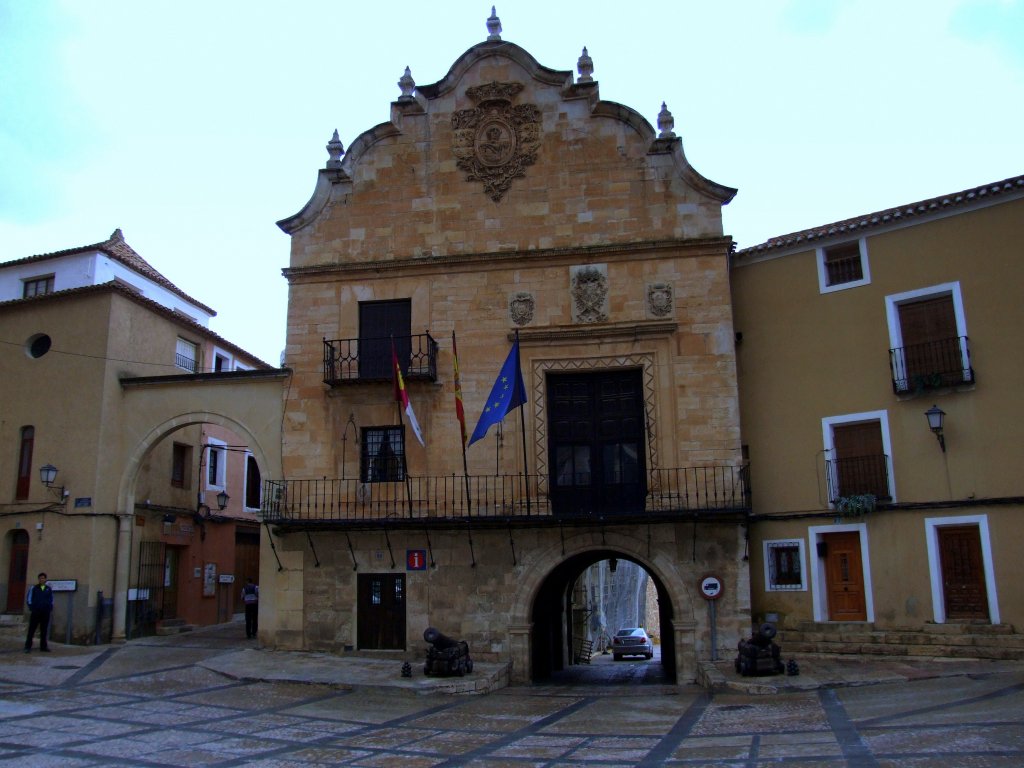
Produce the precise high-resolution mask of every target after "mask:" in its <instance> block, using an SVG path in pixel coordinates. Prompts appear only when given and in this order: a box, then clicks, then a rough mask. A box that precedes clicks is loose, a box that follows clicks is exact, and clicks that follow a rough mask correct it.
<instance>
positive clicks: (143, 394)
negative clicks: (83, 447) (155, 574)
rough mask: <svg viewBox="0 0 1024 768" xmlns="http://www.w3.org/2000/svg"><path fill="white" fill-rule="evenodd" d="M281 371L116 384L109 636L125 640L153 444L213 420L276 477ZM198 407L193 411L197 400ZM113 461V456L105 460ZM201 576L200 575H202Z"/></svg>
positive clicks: (285, 372) (262, 472) (268, 474)
mask: <svg viewBox="0 0 1024 768" xmlns="http://www.w3.org/2000/svg"><path fill="white" fill-rule="evenodd" d="M288 375H290V371H288V370H287V369H282V370H271V371H245V372H232V373H228V374H223V373H214V374H196V375H191V376H171V377H145V378H136V379H123V380H122V381H121V384H122V388H123V392H124V399H125V412H126V413H128V414H130V418H129V419H127V420H126V422H125V424H124V426H123V429H122V438H123V441H122V445H123V446H124V453H123V454H122V456H121V457H120V459H119V466H120V467H121V468H122V469H121V473H120V478H119V484H118V487H117V509H118V521H119V522H118V533H117V560H116V564H115V573H114V606H113V608H114V614H113V639H114V640H121V639H124V637H125V630H126V627H127V607H128V590H129V586H130V582H131V573H130V572H131V563H132V556H133V549H134V548H135V546H136V545H137V543H138V542H136V541H134V537H133V520H134V517H135V516H134V514H133V513H134V510H135V501H136V498H135V496H136V483H137V482H138V478H139V475H140V471H141V468H142V467H143V465H144V463H145V461H146V459H147V457H148V456H149V455H150V453H151V452H152V451H153V449H154V447H155V446H156V445H157V444H159V443H160V442H161V441H163V440H165V439H166V438H167V437H168V436H170V435H172V434H173V433H175V432H177V431H178V430H181V429H182V428H184V427H189V426H192V425H200V424H213V425H217V426H220V427H224V428H226V429H229V430H230V431H232V432H233V433H235V434H237V435H238V436H239V437H240V438H241V439H242V440H243V441H244V443H245V445H246V446H248V448H249V451H250V452H251V455H252V459H253V461H254V462H255V463H256V466H257V467H258V471H259V474H260V475H261V476H262V477H279V476H280V475H281V413H282V391H281V383H282V381H283V380H284V379H285V378H287V376H288ZM200 403H201V404H202V406H203V409H202V410H197V409H196V405H197V404H200ZM111 458H113V457H111ZM204 575H205V574H204Z"/></svg>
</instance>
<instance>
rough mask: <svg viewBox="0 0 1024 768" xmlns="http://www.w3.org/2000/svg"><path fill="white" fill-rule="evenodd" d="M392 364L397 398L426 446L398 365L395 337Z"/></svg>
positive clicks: (410, 424)
mask: <svg viewBox="0 0 1024 768" xmlns="http://www.w3.org/2000/svg"><path fill="white" fill-rule="evenodd" d="M391 365H392V367H393V368H394V369H395V400H396V401H397V402H399V403H401V404H402V410H403V411H405V415H406V416H408V417H409V426H410V427H412V431H413V434H415V435H416V439H417V440H419V441H420V445H422V446H423V447H424V448H425V447H426V445H427V444H426V443H424V442H423V434H422V433H421V432H420V424H419V422H418V421H416V414H415V413H413V410H412V403H410V402H409V393H408V392H406V391H405V381H404V380H403V379H402V369H401V367H400V366H399V365H398V354H397V353H396V352H395V340H394V339H392V340H391Z"/></svg>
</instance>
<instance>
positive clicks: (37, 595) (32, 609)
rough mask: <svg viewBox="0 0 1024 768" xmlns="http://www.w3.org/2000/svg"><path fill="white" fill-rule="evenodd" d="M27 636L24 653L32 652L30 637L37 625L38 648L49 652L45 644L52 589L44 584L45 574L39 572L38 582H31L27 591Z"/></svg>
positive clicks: (51, 606) (48, 631) (47, 633)
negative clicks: (30, 587)
mask: <svg viewBox="0 0 1024 768" xmlns="http://www.w3.org/2000/svg"><path fill="white" fill-rule="evenodd" d="M27 602H28V609H29V617H28V637H26V638H25V653H31V652H32V637H33V636H34V635H35V633H36V627H39V650H40V651H45V652H47V653H49V652H50V649H49V647H48V646H47V644H46V638H47V635H49V634H50V614H51V613H53V590H52V589H50V587H48V586H47V584H46V574H45V573H40V574H39V583H38V584H33V585H32V589H30V590H29V592H28V600H27Z"/></svg>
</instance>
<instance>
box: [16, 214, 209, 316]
mask: <svg viewBox="0 0 1024 768" xmlns="http://www.w3.org/2000/svg"><path fill="white" fill-rule="evenodd" d="M94 251H101V252H102V253H105V254H107V255H108V256H110V258H112V259H114V260H115V261H119V262H121V263H122V264H124V265H125V266H126V267H128V268H129V269H131V270H134V271H135V272H138V273H139V274H140V275H142V276H143V277H147V278H149V279H150V280H152V281H153V282H154V283H156V284H157V285H159V286H161V287H163V288H166V289H167V290H168V291H170V292H171V293H173V294H175V295H176V296H179V297H180V298H182V299H185V301H187V302H189V303H191V304H194V305H195V306H197V307H199V308H200V309H202V310H203V311H204V312H208V313H209V314H210V315H211V316H212V317H216V315H217V312H216V311H215V310H213V309H211V308H210V307H208V306H206V305H205V304H203V303H202V302H200V301H196V300H195V299H193V298H192V297H191V296H189V295H188V294H187V293H185V292H184V291H183V290H181V288H179V287H178V286H176V285H175V284H174V283H172V282H171V281H170V280H168V279H167V278H166V277H164V276H163V275H161V274H160V273H159V272H158V271H157V270H156V269H155V268H154V267H153V265H152V264H150V263H149V262H148V261H146V260H145V259H144V258H142V257H141V256H140V255H139V254H138V253H136V252H135V250H134V249H133V248H132V247H131V246H130V245H128V243H126V242H125V240H124V235H123V234H122V232H121V230H120V229H115V230H114V232H113V234H111V236H110V237H109V238H108V239H107V240H104V241H103V242H101V243H93V244H92V245H82V246H79V247H77V248H67V249H65V250H63V251H54V252H53V253H41V254H38V255H36V256H26V257H25V258H23V259H15V260H14V261H5V262H3V263H2V264H0V267H8V266H12V265H15V264H29V263H31V262H34V261H45V260H47V259H56V258H60V257H61V256H72V255H74V254H76V253H91V252H94Z"/></svg>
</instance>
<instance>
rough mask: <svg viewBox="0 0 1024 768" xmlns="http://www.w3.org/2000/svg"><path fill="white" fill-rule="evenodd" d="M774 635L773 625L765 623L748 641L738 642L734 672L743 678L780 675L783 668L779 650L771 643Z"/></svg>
mask: <svg viewBox="0 0 1024 768" xmlns="http://www.w3.org/2000/svg"><path fill="white" fill-rule="evenodd" d="M775 634H776V629H775V625H774V624H770V623H768V622H765V623H764V624H762V625H761V626H760V627H758V628H757V632H755V633H754V634H753V635H751V637H750V639H749V640H740V643H739V654H738V655H737V656H736V671H737V672H739V673H740V674H741V675H743V676H744V677H751V676H754V675H778V674H780V673H781V672H782V671H783V670H784V669H785V667H784V666H783V664H782V659H781V658H780V656H781V654H782V651H781V649H780V648H779V646H778V645H776V644H775V643H774V642H772V639H773V638H774V637H775Z"/></svg>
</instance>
